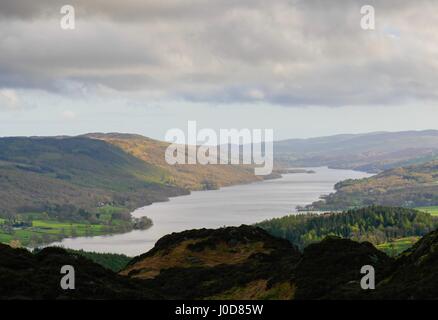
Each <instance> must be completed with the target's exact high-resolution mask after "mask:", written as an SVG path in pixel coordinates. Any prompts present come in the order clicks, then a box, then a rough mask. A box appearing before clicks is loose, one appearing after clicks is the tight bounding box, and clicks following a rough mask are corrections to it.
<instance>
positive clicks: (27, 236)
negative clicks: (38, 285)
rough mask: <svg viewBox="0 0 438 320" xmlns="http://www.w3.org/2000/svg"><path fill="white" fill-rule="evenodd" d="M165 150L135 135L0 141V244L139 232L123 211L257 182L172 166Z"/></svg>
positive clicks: (222, 171) (233, 170)
mask: <svg viewBox="0 0 438 320" xmlns="http://www.w3.org/2000/svg"><path fill="white" fill-rule="evenodd" d="M167 145H168V144H167V143H164V142H159V141H155V140H152V139H148V138H145V137H141V136H137V135H121V134H109V135H105V134H92V135H91V134H90V135H85V136H80V137H64V136H63V137H11V138H0V242H6V243H10V242H11V241H13V242H14V243H15V245H19V244H21V245H36V244H40V243H48V242H51V241H58V240H60V239H62V238H65V237H76V236H93V235H103V234H109V233H115V232H126V231H129V230H132V229H133V228H140V229H144V228H147V227H149V226H150V225H151V224H152V222H151V221H150V220H148V219H147V218H144V219H137V220H133V219H132V218H131V216H130V212H131V211H132V210H134V209H136V208H138V207H142V206H145V205H148V204H151V203H153V202H157V201H166V200H168V198H169V197H172V196H177V195H182V194H188V193H189V192H190V190H199V189H212V188H218V187H220V186H223V185H231V184H237V183H245V182H251V181H256V180H259V179H261V178H260V177H256V176H255V175H254V171H253V169H251V168H247V167H244V166H237V165H236V166H231V165H222V166H214V165H212V166H201V165H191V166H184V165H183V166H178V167H173V166H171V165H168V164H167V163H166V162H165V160H164V152H165V150H166V147H167Z"/></svg>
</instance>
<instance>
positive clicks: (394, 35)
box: [0, 0, 438, 140]
mask: <svg viewBox="0 0 438 320" xmlns="http://www.w3.org/2000/svg"><path fill="white" fill-rule="evenodd" d="M65 4H66V1H65V0H39V1H26V0H2V1H1V2H0V136H23V135H76V134H83V133H87V132H128V133H138V134H143V135H146V136H149V137H152V138H156V139H160V140H162V139H164V136H165V133H166V131H167V130H169V129H171V128H180V129H182V130H185V129H186V127H187V121H188V120H195V121H197V123H198V127H199V128H213V129H215V130H219V129H221V128H223V129H227V128H260V129H263V128H269V129H271V128H272V129H273V130H274V138H275V139H276V140H280V139H287V138H304V137H316V136H325V135H333V134H339V133H363V132H372V131H403V130H423V129H438V126H437V121H436V119H438V105H437V102H438V90H436V88H435V87H436V84H437V83H438V82H437V80H438V79H437V78H438V72H437V71H438V19H437V18H436V17H437V12H438V1H435V0H430V1H428V0H418V1H408V0H379V1H377V0H376V1H373V0H368V1H359V0H331V1H323V0H303V1H300V0H277V1H262V0H233V1H231V0H166V1H158V0H148V1H141V0H124V1H118V0H69V1H68V4H69V5H71V6H72V7H73V8H74V10H75V28H74V29H73V30H70V29H69V30H64V29H62V28H61V25H60V22H61V19H62V18H63V17H64V16H65V14H63V13H61V8H62V7H63V5H65ZM364 5H371V6H373V8H374V13H375V28H374V29H373V30H364V29H363V28H362V27H361V21H362V19H363V17H364V14H363V13H361V7H362V6H364Z"/></svg>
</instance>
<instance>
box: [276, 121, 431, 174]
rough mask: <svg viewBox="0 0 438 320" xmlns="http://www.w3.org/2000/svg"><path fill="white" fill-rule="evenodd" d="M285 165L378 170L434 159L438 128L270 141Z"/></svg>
mask: <svg viewBox="0 0 438 320" xmlns="http://www.w3.org/2000/svg"><path fill="white" fill-rule="evenodd" d="M274 152H275V160H276V161H277V162H280V163H282V164H284V165H287V166H306V167H312V166H329V167H331V168H338V169H339V168H340V169H355V170H361V171H367V172H373V173H374V172H380V171H382V170H385V169H390V168H395V167H400V166H406V165H409V164H415V163H424V162H427V161H430V160H433V159H436V158H438V131H437V130H426V131H404V132H373V133H365V134H341V135H335V136H330V137H320V138H309V139H291V140H284V141H278V142H275V144H274Z"/></svg>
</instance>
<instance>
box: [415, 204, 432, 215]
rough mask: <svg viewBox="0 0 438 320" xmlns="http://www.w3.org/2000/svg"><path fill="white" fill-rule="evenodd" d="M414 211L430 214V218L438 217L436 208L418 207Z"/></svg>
mask: <svg viewBox="0 0 438 320" xmlns="http://www.w3.org/2000/svg"><path fill="white" fill-rule="evenodd" d="M415 209H417V210H420V211H424V212H427V213H430V214H431V215H432V216H438V206H434V207H418V208H415Z"/></svg>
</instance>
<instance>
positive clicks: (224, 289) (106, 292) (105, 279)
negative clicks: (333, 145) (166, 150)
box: [0, 226, 438, 299]
mask: <svg viewBox="0 0 438 320" xmlns="http://www.w3.org/2000/svg"><path fill="white" fill-rule="evenodd" d="M63 265H72V266H74V267H75V271H76V290H71V291H65V290H61V288H60V284H59V283H60V279H61V277H62V275H61V274H60V269H61V266H63ZM364 265H372V266H373V267H374V269H375V273H376V289H375V290H362V289H361V287H360V280H361V278H362V277H363V274H361V273H360V269H361V267H362V266H364ZM436 298H438V231H434V232H431V233H429V234H428V235H426V236H424V237H423V238H422V239H421V240H420V241H419V242H418V243H417V244H416V245H415V246H414V247H412V248H411V249H410V250H407V251H405V252H404V253H402V254H401V255H400V256H398V257H396V258H395V259H393V258H389V257H388V256H386V255H385V254H384V253H383V252H381V251H379V250H377V249H376V248H375V247H373V246H372V245H371V244H369V243H366V242H364V243H357V242H354V241H351V240H347V239H341V238H336V237H328V238H326V239H324V240H323V241H321V242H319V243H315V244H312V245H309V246H308V247H306V248H305V249H304V252H303V253H301V252H300V251H299V250H298V249H297V248H296V247H295V246H293V245H291V244H290V243H289V242H288V241H286V240H283V239H279V238H275V237H273V236H271V235H269V234H268V233H267V232H266V231H264V230H262V229H260V228H256V227H250V226H241V227H229V228H221V229H216V230H209V229H201V230H190V231H184V232H180V233H173V234H171V235H168V236H165V237H163V238H162V239H160V240H159V241H158V242H157V244H156V246H155V247H154V248H153V249H152V250H151V251H149V252H147V253H145V254H143V255H140V256H138V257H136V258H134V259H133V260H132V261H131V262H130V264H129V265H128V266H127V267H126V268H125V269H124V270H123V271H121V273H120V275H118V274H115V273H113V272H112V271H110V270H107V269H105V268H103V267H101V266H100V265H97V264H95V263H93V262H91V261H89V260H87V259H86V258H83V257H82V256H78V255H75V254H72V253H68V252H66V251H65V250H63V249H59V248H47V249H44V250H42V251H41V252H39V253H37V254H32V253H30V252H28V251H26V250H23V249H12V248H10V247H8V246H5V245H0V299H436Z"/></svg>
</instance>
